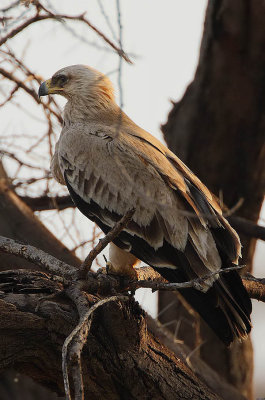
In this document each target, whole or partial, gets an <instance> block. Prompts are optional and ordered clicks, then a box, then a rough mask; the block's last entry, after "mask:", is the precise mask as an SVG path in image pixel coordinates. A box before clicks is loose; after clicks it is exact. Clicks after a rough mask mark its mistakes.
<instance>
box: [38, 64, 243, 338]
mask: <svg viewBox="0 0 265 400" xmlns="http://www.w3.org/2000/svg"><path fill="white" fill-rule="evenodd" d="M50 94H60V95H61V96H63V97H65V98H66V99H67V103H66V105H65V108H64V114H63V127H62V131H61V135H60V138H59V140H58V142H57V144H56V146H55V152H54V155H53V158H52V162H51V171H52V175H53V177H54V178H55V179H56V180H57V181H58V182H59V183H61V184H63V185H66V186H67V188H68V190H69V193H70V195H71V198H72V200H73V202H74V203H75V205H76V206H77V207H78V208H79V210H80V211H81V212H82V213H83V214H84V215H85V216H86V217H87V218H89V219H90V220H92V221H94V222H95V223H96V224H97V225H98V226H99V227H100V228H101V230H102V231H103V232H104V233H105V234H107V233H108V232H109V231H110V230H111V229H112V228H113V227H114V226H115V224H116V223H117V222H118V221H119V220H120V219H121V218H122V216H124V215H125V214H126V213H127V212H128V211H129V210H131V209H135V212H134V214H133V217H132V219H131V221H130V222H129V223H128V225H127V226H126V228H124V229H123V231H122V232H121V233H120V234H119V235H118V236H117V237H116V238H115V239H114V240H113V242H112V243H111V244H110V251H109V262H110V266H111V272H113V273H116V274H121V275H130V274H133V271H134V269H133V268H134V266H135V265H136V264H137V262H138V260H141V261H143V262H144V263H146V264H148V265H150V266H151V267H153V268H154V269H155V270H156V271H157V272H159V274H161V275H162V276H163V277H164V278H165V279H166V280H168V281H169V282H185V281H188V280H191V279H194V278H203V277H206V278H205V279H204V281H203V285H202V288H201V290H197V289H195V288H186V289H182V290H180V293H181V295H182V296H183V297H184V298H185V299H186V301H187V302H188V303H189V304H190V305H191V306H192V307H193V308H194V309H195V310H196V311H197V312H198V313H199V314H200V315H201V317H202V318H203V319H204V320H205V321H206V323H207V324H208V325H209V326H210V327H211V328H212V329H213V331H214V332H215V333H216V335H217V336H218V337H219V338H220V339H221V340H222V341H223V342H224V343H225V344H226V345H229V344H230V343H231V342H233V340H234V339H235V338H238V339H241V338H244V337H246V336H247V334H248V333H249V332H250V329H251V323H250V314H251V301H250V299H249V296H248V294H247V292H246V290H245V288H244V286H243V284H242V280H241V278H240V276H239V274H238V273H237V271H235V270H230V271H228V272H226V273H219V274H218V273H216V274H215V275H214V274H213V273H214V272H216V271H219V270H220V269H226V268H228V267H231V266H233V265H237V264H238V260H239V258H240V256H241V244H240V239H239V237H238V235H237V233H236V232H235V230H234V229H233V228H232V227H231V226H230V225H229V223H228V221H227V220H226V219H225V218H224V216H223V215H222V210H221V208H220V206H219V204H218V202H217V200H216V199H215V197H214V196H213V195H212V194H211V192H210V191H209V190H208V189H207V188H206V187H205V186H204V185H203V183H202V182H201V181H200V180H199V179H198V178H197V177H196V176H195V174H194V173H192V172H191V171H190V169H189V168H188V167H187V166H186V165H185V164H184V163H183V162H182V161H181V160H180V159H179V158H178V157H177V156H176V155H175V154H174V153H173V152H171V151H170V150H169V149H168V148H167V147H166V146H164V145H163V144H162V143H161V142H160V141H159V140H158V139H156V138H155V137H154V136H152V135H151V134H149V133H148V132H146V131H145V130H143V129H141V128H140V127H139V126H137V125H136V124H135V123H134V122H133V121H132V120H131V119H130V118H129V117H128V116H127V115H126V114H125V113H124V112H123V111H122V110H121V108H120V107H119V106H118V105H117V103H116V101H115V96H114V90H113V86H112V83H111V82H110V80H109V78H108V77H107V76H105V75H104V74H102V73H100V72H98V71H96V70H95V69H93V68H91V67H88V66H84V65H73V66H68V67H65V68H62V69H60V70H59V71H57V72H56V73H55V74H54V75H53V76H52V78H51V79H49V80H47V81H45V82H43V83H42V84H41V85H40V88H39V96H46V95H50Z"/></svg>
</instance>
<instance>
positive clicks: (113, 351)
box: [0, 271, 220, 400]
mask: <svg viewBox="0 0 265 400" xmlns="http://www.w3.org/2000/svg"><path fill="white" fill-rule="evenodd" d="M23 274H24V276H23ZM41 276H42V277H43V279H44V281H45V282H46V280H47V275H46V274H44V273H40V274H39V275H37V274H36V272H32V271H24V272H23V273H22V271H16V272H14V271H11V272H10V275H9V277H8V273H7V272H5V273H3V275H1V278H0V279H1V282H2V281H3V279H2V278H3V277H4V279H5V282H6V286H4V285H1V300H0V315H1V326H0V340H1V342H2V341H3V340H4V342H5V346H1V347H0V370H1V369H5V368H7V367H8V366H9V365H11V364H12V365H13V366H15V368H16V369H18V370H20V369H23V370H25V369H26V370H27V371H28V373H29V374H32V376H34V379H36V380H37V381H39V382H42V383H45V385H46V386H48V387H50V388H52V389H53V390H56V391H57V393H59V394H60V395H62V394H63V379H62V373H61V361H60V359H61V347H62V344H63V341H64V340H65V338H66V337H67V336H68V335H69V333H70V332H71V331H72V330H73V327H74V326H75V325H76V320H77V315H76V308H75V307H74V305H73V302H70V303H69V300H68V299H67V298H66V297H65V295H64V294H63V293H62V292H61V294H57V300H56V297H54V298H51V297H50V296H48V297H47V299H46V300H45V299H42V300H41V301H40V298H39V296H40V294H39V295H37V294H36V293H38V290H39V289H40V288H41V287H42V288H43V282H41ZM106 279H108V277H107V278H106ZM115 279H118V278H115ZM52 285H54V290H53V292H54V294H56V293H58V289H59V287H60V285H61V283H58V282H54V281H53V279H52V277H50V290H51V291H52ZM58 285H59V286H58ZM30 290H32V294H30ZM66 290H67V289H66ZM24 293H27V294H26V295H25V294H24ZM39 293H40V292H39ZM110 299H111V302H110V301H109V300H108V298H106V299H104V300H103V302H101V299H100V298H99V297H98V296H97V297H95V296H93V295H91V294H88V295H87V299H86V301H87V302H88V304H89V306H90V311H88V313H87V314H84V316H83V321H84V320H85V319H86V320H87V318H88V317H90V315H91V314H92V312H93V319H92V320H91V319H90V324H89V325H90V327H89V325H87V324H85V327H86V328H87V327H88V328H90V329H88V332H85V334H86V333H87V334H88V337H87V345H85V346H84V350H83V353H82V358H83V360H85V362H84V363H83V366H82V376H83V382H84V393H85V398H93V399H95V400H96V399H102V398H108V400H114V399H117V398H126V399H133V398H134V399H142V398H143V393H148V396H150V397H152V399H155V400H158V399H159V400H161V399H167V400H171V399H172V400H173V399H174V400H175V399H176V394H177V396H178V398H186V399H193V400H194V399H195V400H201V399H202V398H204V399H208V400H213V399H215V400H217V399H220V398H219V397H218V396H217V395H214V394H212V393H211V391H210V390H209V389H207V387H206V386H205V385H204V384H203V383H201V382H200V381H199V380H198V379H197V378H196V377H195V375H194V374H193V373H192V372H191V370H190V369H189V368H188V367H187V366H186V365H185V363H183V362H181V361H180V360H179V359H178V358H176V357H175V355H174V354H173V353H172V352H170V351H169V350H168V349H166V348H165V347H164V346H163V345H161V343H160V342H159V341H158V340H157V339H155V338H154V337H153V336H152V335H150V334H149V333H148V331H147V329H146V324H145V319H144V315H143V312H142V311H141V310H140V309H139V307H138V306H137V304H136V303H135V302H134V300H133V299H132V298H130V299H128V301H127V302H126V303H123V304H122V303H117V301H115V298H110ZM73 300H74V302H76V301H75V299H74V298H73ZM105 300H106V301H105ZM113 300H114V301H113ZM103 303H106V304H103ZM94 306H95V307H94ZM83 307H84V308H83ZM86 307H87V306H86V305H85V304H82V305H81V309H82V310H85V309H86ZM93 307H94V308H93ZM96 308H97V309H96ZM87 310H89V309H87ZM82 312H83V311H80V310H79V313H82ZM79 327H80V326H79ZM7 330H8V331H9V335H8V337H7V336H6V331H7ZM78 332H80V331H78V329H77V330H76V333H78ZM82 335H83V334H82ZM82 335H81V336H82ZM83 339H84V338H83V337H81V342H80V344H79V349H80V345H82V344H83V341H84V340H83ZM81 347H82V346H81ZM14 348H16V351H15V352H14V351H13V349H14ZM71 354H76V351H75V352H74V353H71V351H70V355H71ZM68 362H69V358H68ZM27 365H29V366H30V368H27ZM70 385H71V386H72V381H71V380H70ZM75 398H76V399H78V398H79V397H75ZM80 398H81V397H80Z"/></svg>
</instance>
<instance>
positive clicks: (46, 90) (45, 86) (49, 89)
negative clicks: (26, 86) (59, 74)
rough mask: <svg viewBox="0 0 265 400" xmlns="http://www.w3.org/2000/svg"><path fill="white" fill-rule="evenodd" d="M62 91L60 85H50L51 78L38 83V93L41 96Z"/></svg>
mask: <svg viewBox="0 0 265 400" xmlns="http://www.w3.org/2000/svg"><path fill="white" fill-rule="evenodd" d="M63 91H64V89H63V88H62V87H58V86H52V80H51V79H48V80H47V81H45V82H42V84H41V85H40V87H39V92H38V95H39V97H41V96H47V95H48V94H56V93H57V94H61V93H60V92H63Z"/></svg>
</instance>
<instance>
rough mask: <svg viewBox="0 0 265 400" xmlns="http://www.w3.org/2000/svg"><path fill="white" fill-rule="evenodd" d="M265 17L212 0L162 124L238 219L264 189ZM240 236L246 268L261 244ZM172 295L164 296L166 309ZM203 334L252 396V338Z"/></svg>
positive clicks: (218, 363)
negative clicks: (190, 70)
mask: <svg viewBox="0 0 265 400" xmlns="http://www.w3.org/2000/svg"><path fill="white" fill-rule="evenodd" d="M264 13H265V5H264V2H263V1H261V0H253V1H250V0H244V1H243V0H235V1H233V2H231V1H227V0H218V1H217V0H213V1H210V2H209V5H208V9H207V13H206V20H205V29H204V34H203V39H202V44H201V52H200V58H199V64H198V68H197V71H196V75H195V78H194V81H193V82H192V83H191V84H190V86H189V87H188V89H187V91H186V93H185V95H184V97H183V98H182V100H181V101H180V102H178V103H176V104H174V106H173V109H172V111H171V112H170V114H169V117H168V121H167V123H166V124H165V125H164V126H163V127H162V130H163V133H164V137H165V139H166V141H167V143H168V145H169V147H170V148H171V150H173V151H174V152H175V153H176V154H177V155H178V156H179V157H180V158H181V159H182V160H183V161H184V162H185V163H186V164H187V165H188V166H189V167H190V168H191V170H192V171H193V172H194V173H196V174H197V175H198V176H199V178H200V179H201V180H202V181H203V182H204V183H205V184H206V185H207V186H208V188H209V189H210V190H211V191H212V192H213V193H214V194H216V195H217V196H218V195H220V193H221V195H222V197H223V200H224V203H225V204H226V206H227V207H228V208H233V207H234V206H235V205H236V204H238V202H239V201H240V199H243V204H242V206H241V207H239V208H238V210H237V211H236V214H237V215H239V216H241V217H245V218H247V219H249V220H251V221H253V222H257V220H258V216H259V213H260V209H261V206H262V201H263V197H264V187H265V169H264V161H265V146H264V139H265V135H264V131H265V118H264V117H265V114H264V113H265V111H264V110H265V72H264V71H265V53H264V46H265V30H264ZM240 236H241V241H242V244H243V263H247V264H248V267H249V268H251V265H252V261H253V255H254V250H255V242H256V240H249V238H248V237H246V236H244V235H240ZM172 298H174V296H172V295H169V294H168V293H166V294H164V293H162V294H161V295H160V298H159V307H160V310H161V309H163V308H164V307H165V306H166V305H167V304H168V302H169V301H172ZM180 309H181V308H180V307H179V310H180ZM183 312H184V313H186V311H183V310H182V311H179V312H177V311H176V310H174V309H172V312H171V315H170V314H167V313H165V314H164V315H163V318H162V319H161V320H162V321H163V322H164V323H166V322H168V321H169V318H170V319H171V320H173V319H179V316H182V314H183ZM172 314H173V315H172ZM185 318H187V317H186V316H185ZM193 321H194V320H193ZM195 321H196V318H195ZM193 323H195V324H196V322H193ZM182 328H183V332H180V334H181V337H185V336H186V333H187V334H188V335H189V337H190V329H189V328H187V327H185V326H184V325H183V327H182ZM173 329H174V328H173ZM199 330H200V332H199V334H198V330H197V331H196V332H197V336H196V334H195V335H194V334H193V335H192V337H191V338H190V339H189V341H190V342H191V341H192V342H193V344H194V346H196V344H200V343H202V342H205V344H203V345H202V347H201V349H200V352H201V356H202V357H203V359H204V360H206V361H207V362H208V363H209V364H210V365H211V366H212V367H214V368H215V369H216V370H217V371H218V372H219V373H220V374H221V375H223V376H225V377H226V378H227V380H228V381H229V382H230V383H232V384H233V385H235V386H236V387H237V388H238V389H239V390H240V391H241V392H242V393H244V394H245V395H246V397H247V398H249V399H250V398H251V397H252V369H253V367H252V363H253V361H252V350H251V343H250V341H249V340H248V341H245V342H243V343H241V344H240V343H235V344H234V345H233V346H232V347H231V349H228V350H226V349H224V348H223V346H222V345H221V344H220V343H219V341H218V339H217V338H216V337H215V336H214V335H213V334H212V332H210V331H209V329H208V327H206V326H205V324H203V323H200V329H199Z"/></svg>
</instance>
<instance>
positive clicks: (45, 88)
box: [38, 79, 51, 97]
mask: <svg viewBox="0 0 265 400" xmlns="http://www.w3.org/2000/svg"><path fill="white" fill-rule="evenodd" d="M50 86H51V79H48V80H47V81H45V82H42V84H41V85H40V87H39V92H38V96H39V97H41V96H47V95H48V94H50Z"/></svg>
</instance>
